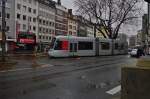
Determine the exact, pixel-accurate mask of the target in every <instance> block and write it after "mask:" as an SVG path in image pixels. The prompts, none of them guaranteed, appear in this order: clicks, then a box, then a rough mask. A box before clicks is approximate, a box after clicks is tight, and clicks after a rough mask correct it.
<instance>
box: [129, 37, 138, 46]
mask: <svg viewBox="0 0 150 99" xmlns="http://www.w3.org/2000/svg"><path fill="white" fill-rule="evenodd" d="M135 46H136V35H132V36H131V37H129V47H130V48H133V47H135Z"/></svg>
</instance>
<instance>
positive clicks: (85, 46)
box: [78, 42, 93, 50]
mask: <svg viewBox="0 0 150 99" xmlns="http://www.w3.org/2000/svg"><path fill="white" fill-rule="evenodd" d="M78 49H79V50H93V42H78Z"/></svg>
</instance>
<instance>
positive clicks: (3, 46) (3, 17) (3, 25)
mask: <svg viewBox="0 0 150 99" xmlns="http://www.w3.org/2000/svg"><path fill="white" fill-rule="evenodd" d="M5 4H6V1H5V0H2V61H3V62H4V61H6V59H5V53H6V35H5V29H6V23H5Z"/></svg>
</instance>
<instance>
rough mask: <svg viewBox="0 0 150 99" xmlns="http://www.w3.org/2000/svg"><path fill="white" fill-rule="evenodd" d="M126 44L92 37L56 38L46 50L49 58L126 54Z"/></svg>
mask: <svg viewBox="0 0 150 99" xmlns="http://www.w3.org/2000/svg"><path fill="white" fill-rule="evenodd" d="M127 48H128V47H127V42H122V41H119V40H114V41H113V44H112V40H111V39H98V38H94V37H75V36H56V37H54V38H53V39H52V42H51V44H50V48H49V50H48V55H49V57H72V56H100V55H111V54H112V51H113V54H116V55H118V54H126V53H127Z"/></svg>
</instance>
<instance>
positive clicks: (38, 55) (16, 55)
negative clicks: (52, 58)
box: [7, 52, 47, 57]
mask: <svg viewBox="0 0 150 99" xmlns="http://www.w3.org/2000/svg"><path fill="white" fill-rule="evenodd" d="M7 56H8V57H18V56H36V57H42V56H43V57H44V56H47V53H44V52H42V53H14V54H7Z"/></svg>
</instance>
